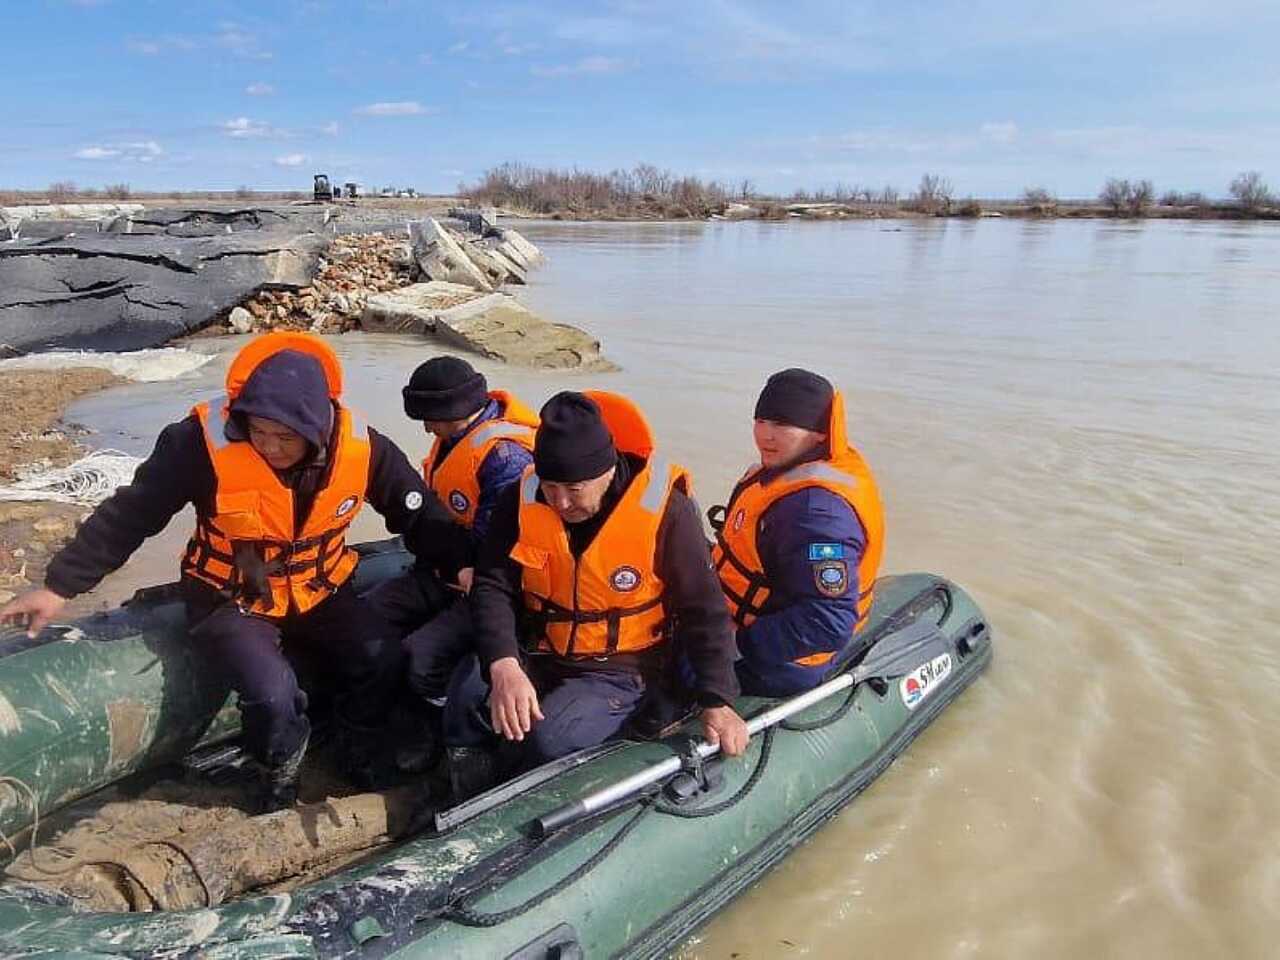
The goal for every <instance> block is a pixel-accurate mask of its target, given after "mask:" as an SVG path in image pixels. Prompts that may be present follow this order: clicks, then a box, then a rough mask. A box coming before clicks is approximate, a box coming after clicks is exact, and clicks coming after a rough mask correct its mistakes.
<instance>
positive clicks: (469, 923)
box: [440, 798, 654, 927]
mask: <svg viewBox="0 0 1280 960" xmlns="http://www.w3.org/2000/svg"><path fill="white" fill-rule="evenodd" d="M653 809H654V806H653V803H652V802H651V801H650V800H649V799H648V798H646V799H644V800H642V801H641V802H640V809H638V810H637V811H636V812H635V813H634V814H633V815H632V817H631V819H630V820H628V821H627V822H626V823H624V824H623V825H622V826H621V827H620V828H619V829H618V831H617V833H615V834H614V835H613V836H612V837H610V838H609V840H608V841H607V842H606V843H605V844H604V846H602V847H601V848H600V849H599V850H597V851H596V852H595V853H593V854H592V855H591V856H590V857H588V858H587V859H586V860H584V861H583V862H582V863H581V864H579V865H578V866H577V867H575V868H574V869H573V870H572V871H570V872H569V873H568V874H566V875H565V876H564V877H562V878H560V879H559V880H557V881H556V882H555V883H553V884H552V885H551V886H549V887H548V888H547V889H546V890H543V891H542V892H541V893H536V894H534V895H533V896H532V897H530V898H529V899H528V900H526V901H524V903H520V904H517V905H516V906H514V907H511V908H509V909H507V910H499V911H496V912H494V913H484V912H481V911H479V910H473V909H472V908H471V907H469V906H468V905H467V904H468V903H469V902H471V901H474V900H475V899H477V898H478V897H480V896H483V895H485V894H487V893H488V891H483V892H480V893H471V892H468V893H466V894H464V895H463V896H462V897H461V898H460V899H458V900H457V901H455V902H454V903H451V904H449V906H447V907H446V908H445V909H444V910H443V911H442V912H441V913H440V917H441V919H444V920H452V921H454V922H455V923H460V924H462V925H463V926H464V927H496V926H498V925H499V924H501V923H506V922H507V921H508V920H513V919H515V918H516V917H518V916H520V915H521V914H525V913H528V912H529V911H530V910H532V909H533V908H534V907H536V906H538V905H539V904H541V903H542V902H543V901H545V900H548V899H550V898H551V897H554V896H555V895H556V894H558V893H560V891H562V890H564V889H566V888H568V887H571V886H573V884H575V883H577V882H578V881H579V880H581V879H582V878H583V877H585V876H586V875H587V874H589V873H590V872H591V871H592V870H594V869H595V868H596V867H598V866H599V865H600V864H601V863H603V862H604V860H605V858H606V857H608V856H609V854H611V853H613V851H614V850H616V849H617V848H618V846H619V844H621V843H622V841H623V840H625V839H626V838H627V836H628V834H630V833H631V831H632V830H634V829H635V828H636V826H637V825H638V824H639V823H640V821H641V820H643V819H644V818H645V817H646V816H647V815H648V814H649V812H650V811H652V810H653Z"/></svg>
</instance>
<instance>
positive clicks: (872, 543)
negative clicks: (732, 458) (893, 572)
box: [712, 407, 884, 666]
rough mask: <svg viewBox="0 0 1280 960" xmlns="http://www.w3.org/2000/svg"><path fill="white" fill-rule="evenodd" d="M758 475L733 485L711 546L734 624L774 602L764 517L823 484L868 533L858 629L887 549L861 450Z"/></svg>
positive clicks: (827, 655)
mask: <svg viewBox="0 0 1280 960" xmlns="http://www.w3.org/2000/svg"><path fill="white" fill-rule="evenodd" d="M842 409H843V408H842V407H841V410H842ZM842 435H843V434H842V433H841V436H842ZM759 474H760V468H759V467H755V468H753V469H751V470H748V471H747V472H746V473H745V474H744V475H743V478H742V480H740V481H739V482H738V485H737V486H736V487H735V488H734V492H733V497H732V499H731V500H730V502H729V505H728V506H727V507H726V508H725V513H724V519H723V523H722V525H721V527H720V529H719V530H718V531H716V544H715V547H714V548H713V549H712V560H713V562H714V565H715V568H716V573H717V574H718V576H719V577H720V585H721V588H722V589H723V590H724V593H725V599H726V600H727V602H728V604H729V611H730V614H731V615H732V616H733V619H734V623H735V624H737V625H738V626H739V627H745V626H749V625H750V624H751V623H753V622H754V621H755V619H756V617H758V616H760V615H761V614H762V613H764V612H765V608H766V604H767V603H768V601H769V597H770V587H769V581H768V578H767V577H766V576H765V572H764V564H763V561H762V560H761V558H760V551H759V544H758V542H757V536H758V533H759V529H758V528H759V524H760V520H761V519H762V518H763V517H764V515H765V513H766V512H767V511H768V510H769V508H770V507H771V506H772V505H773V504H774V503H776V502H777V501H778V500H780V499H782V498H783V497H786V496H788V495H790V494H792V493H794V492H796V491H798V490H802V489H805V488H809V487H819V488H822V489H825V490H828V491H830V492H832V493H834V494H835V495H837V496H839V497H840V498H841V499H843V500H844V501H845V502H846V503H848V504H849V506H850V507H851V508H852V509H853V511H854V513H855V514H856V515H857V517H858V520H859V522H860V523H861V524H862V527H863V530H864V531H865V533H866V539H867V542H866V548H865V550H864V551H863V554H862V558H861V560H860V561H859V563H858V568H857V571H856V572H857V576H858V587H859V590H860V593H859V594H858V597H857V617H858V619H857V622H856V625H855V627H854V631H855V633H856V632H857V630H859V629H861V628H862V626H863V624H865V623H866V619H867V614H868V612H869V611H870V609H871V603H872V600H873V597H874V589H875V578H876V575H877V573H878V572H879V569H880V558H881V555H882V553H883V550H884V511H883V507H882V505H881V502H880V494H879V491H878V489H877V486H876V482H875V478H874V477H873V476H872V474H871V471H870V469H869V468H868V467H867V465H866V463H865V461H864V460H863V459H862V456H861V454H859V453H858V451H857V450H856V449H855V448H853V447H851V446H848V445H847V444H845V445H844V448H843V450H841V451H840V453H839V454H838V455H837V456H835V457H833V458H832V459H831V460H820V461H813V462H810V463H802V464H799V465H798V466H795V467H792V468H791V469H790V470H787V471H785V472H783V473H781V474H779V475H778V476H776V477H773V478H771V479H770V480H769V481H768V482H767V483H762V482H760V480H759ZM835 655H836V652H835V651H832V652H823V653H818V654H811V655H809V656H805V657H801V658H799V659H797V660H796V661H795V662H796V663H798V664H801V665H803V666H815V665H821V664H823V663H826V662H828V661H830V660H831V659H832V658H833V657H834V656H835Z"/></svg>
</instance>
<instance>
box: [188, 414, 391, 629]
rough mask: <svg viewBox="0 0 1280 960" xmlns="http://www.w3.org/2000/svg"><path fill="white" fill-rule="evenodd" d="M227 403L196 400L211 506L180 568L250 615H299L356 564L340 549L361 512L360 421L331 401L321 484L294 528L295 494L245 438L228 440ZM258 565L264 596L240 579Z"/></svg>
mask: <svg viewBox="0 0 1280 960" xmlns="http://www.w3.org/2000/svg"><path fill="white" fill-rule="evenodd" d="M227 408H228V401H227V398H225V397H219V398H217V399H215V400H212V401H210V402H209V403H207V404H199V405H197V406H196V407H195V408H194V409H193V411H192V412H193V413H194V414H195V415H196V416H197V418H198V419H199V420H200V422H201V427H202V430H203V434H204V439H205V445H206V448H207V450H208V453H209V460H210V463H211V464H212V465H213V470H214V475H215V482H216V489H215V494H214V512H213V514H212V515H209V516H206V515H203V514H201V515H199V516H198V517H197V522H196V530H195V532H194V534H193V535H192V537H191V540H190V541H189V543H188V545H187V550H186V553H185V555H184V557H183V561H182V572H183V574H184V575H186V576H191V577H195V578H196V579H199V580H203V581H204V582H206V583H209V584H210V585H212V586H213V587H215V588H217V589H218V590H219V591H221V592H223V593H224V594H225V595H227V596H228V597H229V598H231V599H234V600H236V601H237V602H239V603H240V604H241V606H242V607H243V608H244V609H246V610H247V611H249V612H252V613H257V614H261V615H263V616H269V617H282V616H285V615H286V614H288V613H290V612H298V613H305V612H306V611H308V610H310V609H311V608H312V607H314V606H315V605H316V604H318V603H319V602H321V601H322V600H324V599H325V598H326V597H328V596H329V595H330V594H331V593H332V592H333V591H334V590H335V589H337V587H339V586H340V585H341V584H343V583H344V582H345V581H346V580H347V579H348V578H349V577H350V576H351V574H352V572H353V571H354V570H355V567H356V562H357V556H356V553H355V551H354V550H351V549H349V548H348V547H347V546H346V538H345V534H346V530H347V528H348V527H349V526H350V525H351V522H352V521H353V520H354V519H355V517H356V515H357V514H358V513H359V512H360V508H361V506H362V505H363V503H364V497H365V490H366V487H367V485H368V476H369V460H370V455H371V450H370V446H369V440H368V430H367V428H366V427H365V426H364V420H363V418H362V417H359V416H358V415H355V414H353V413H352V412H351V411H349V410H347V409H345V408H342V407H336V416H337V423H338V427H337V429H338V435H337V438H336V440H335V442H334V444H333V451H332V454H333V462H332V465H331V467H330V469H329V474H328V477H327V480H326V483H325V486H324V487H322V488H321V489H320V490H318V491H317V492H316V494H315V497H314V498H313V500H312V504H311V509H310V511H309V512H308V515H307V517H306V518H305V519H304V521H303V523H302V527H301V529H297V530H295V522H294V496H293V491H292V490H290V489H289V488H287V487H286V486H284V484H282V483H281V482H280V480H279V478H278V477H277V476H276V473H275V471H274V470H272V469H271V467H270V466H269V465H268V464H267V463H266V462H265V461H264V460H263V459H262V458H261V457H260V456H259V455H258V453H257V452H256V451H255V450H254V449H253V445H252V444H251V443H249V442H248V441H232V440H229V439H228V438H227V436H226V431H225V425H226V415H225V411H226V410H227ZM249 564H252V565H255V566H261V568H262V571H263V573H264V574H265V580H266V586H267V588H268V592H267V594H266V595H265V596H256V595H252V594H253V591H252V587H253V586H254V585H252V584H249V583H246V582H244V580H243V575H244V568H245V567H246V565H249Z"/></svg>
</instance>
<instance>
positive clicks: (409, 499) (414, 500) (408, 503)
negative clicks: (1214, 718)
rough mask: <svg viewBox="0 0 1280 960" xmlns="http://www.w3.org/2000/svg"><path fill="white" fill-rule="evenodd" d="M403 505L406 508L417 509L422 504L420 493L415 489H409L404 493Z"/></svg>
mask: <svg viewBox="0 0 1280 960" xmlns="http://www.w3.org/2000/svg"><path fill="white" fill-rule="evenodd" d="M404 505H405V508H406V509H409V510H417V509H418V508H419V507H420V506H422V494H420V493H419V492H418V491H417V490H410V491H409V492H408V493H406V494H405V495H404Z"/></svg>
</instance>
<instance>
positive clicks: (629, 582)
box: [609, 567, 640, 593]
mask: <svg viewBox="0 0 1280 960" xmlns="http://www.w3.org/2000/svg"><path fill="white" fill-rule="evenodd" d="M609 583H610V584H611V585H612V586H613V589H615V590H617V591H618V592H619V593H630V592H631V591H632V590H634V589H635V588H636V587H638V586H640V571H639V570H637V569H636V568H635V567H619V568H618V569H617V570H615V571H613V573H611V574H609Z"/></svg>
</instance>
